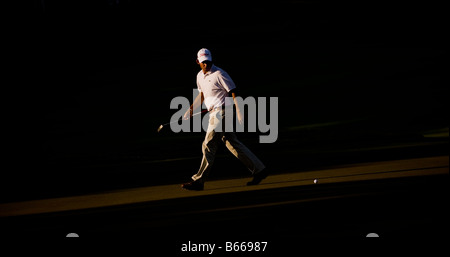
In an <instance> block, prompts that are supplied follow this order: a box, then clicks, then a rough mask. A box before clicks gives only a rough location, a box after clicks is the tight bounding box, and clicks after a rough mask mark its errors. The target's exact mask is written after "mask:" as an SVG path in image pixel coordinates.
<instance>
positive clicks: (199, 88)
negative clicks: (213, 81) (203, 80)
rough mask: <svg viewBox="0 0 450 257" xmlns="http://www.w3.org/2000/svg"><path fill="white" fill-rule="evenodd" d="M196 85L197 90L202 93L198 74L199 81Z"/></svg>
mask: <svg viewBox="0 0 450 257" xmlns="http://www.w3.org/2000/svg"><path fill="white" fill-rule="evenodd" d="M196 83H197V89H198V91H199V92H202V88H201V87H200V83H198V74H197V80H196Z"/></svg>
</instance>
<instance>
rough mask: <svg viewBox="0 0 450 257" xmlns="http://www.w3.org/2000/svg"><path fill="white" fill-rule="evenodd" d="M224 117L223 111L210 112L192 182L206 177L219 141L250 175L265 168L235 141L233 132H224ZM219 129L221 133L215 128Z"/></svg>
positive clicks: (245, 148)
mask: <svg viewBox="0 0 450 257" xmlns="http://www.w3.org/2000/svg"><path fill="white" fill-rule="evenodd" d="M224 117H225V110H224V109H216V110H213V111H211V112H210V117H209V125H208V130H207V132H206V136H205V140H204V141H203V145H202V151H203V158H202V163H201V165H200V169H199V170H198V172H197V174H195V175H194V176H192V179H193V180H201V181H204V179H205V178H206V177H207V176H208V174H209V172H210V171H211V167H212V165H213V163H214V158H215V156H216V151H217V148H218V147H219V143H220V141H223V142H224V143H225V146H226V147H227V148H228V150H230V152H231V153H232V154H233V155H234V156H236V157H237V158H238V159H239V160H241V161H242V163H243V164H244V165H245V166H246V167H247V168H248V169H249V170H250V172H251V173H252V174H256V173H258V172H260V171H261V170H263V169H264V168H265V166H264V164H263V163H262V162H261V161H260V160H259V159H258V157H256V156H255V155H254V154H253V153H252V152H251V151H250V150H249V149H248V148H247V147H246V146H245V145H244V144H242V143H241V142H240V141H239V140H238V139H237V137H236V134H235V133H234V132H224V131H225V126H224V125H223V122H222V120H223V119H224ZM219 127H221V128H222V130H221V131H222V132H219V131H218V129H217V128H219Z"/></svg>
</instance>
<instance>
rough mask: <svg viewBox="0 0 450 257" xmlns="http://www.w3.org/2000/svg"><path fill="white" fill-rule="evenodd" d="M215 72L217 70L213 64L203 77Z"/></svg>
mask: <svg viewBox="0 0 450 257" xmlns="http://www.w3.org/2000/svg"><path fill="white" fill-rule="evenodd" d="M216 70H217V67H216V66H215V65H214V64H213V65H212V66H211V69H210V70H209V71H208V72H207V73H205V74H203V75H205V76H208V75H209V74H211V73H213V72H215V71H216Z"/></svg>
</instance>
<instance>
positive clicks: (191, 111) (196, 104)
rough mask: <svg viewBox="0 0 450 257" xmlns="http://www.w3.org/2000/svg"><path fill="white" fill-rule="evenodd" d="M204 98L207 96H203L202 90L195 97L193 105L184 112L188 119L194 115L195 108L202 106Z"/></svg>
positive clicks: (185, 117)
mask: <svg viewBox="0 0 450 257" xmlns="http://www.w3.org/2000/svg"><path fill="white" fill-rule="evenodd" d="M204 100H205V97H204V96H203V92H200V94H198V96H197V97H196V98H195V100H194V102H193V103H192V105H191V107H190V108H189V109H188V110H187V111H186V113H185V114H184V119H185V120H187V119H189V118H190V117H192V114H194V110H195V109H197V108H199V107H200V106H202V103H203V101H204Z"/></svg>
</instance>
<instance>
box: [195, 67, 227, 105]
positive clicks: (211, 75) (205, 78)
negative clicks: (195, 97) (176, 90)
mask: <svg viewBox="0 0 450 257" xmlns="http://www.w3.org/2000/svg"><path fill="white" fill-rule="evenodd" d="M197 88H198V90H199V91H200V92H202V93H203V96H204V98H205V100H204V103H205V105H206V108H207V109H208V110H212V109H214V108H217V107H221V106H224V105H225V106H228V105H232V104H233V102H232V101H231V100H230V99H229V98H226V97H227V96H228V93H229V92H230V91H231V90H233V89H234V88H236V86H235V85H234V82H233V80H232V79H231V78H230V76H229V75H228V73H226V72H225V71H224V70H222V69H221V68H219V67H216V66H215V65H213V66H212V67H211V70H210V71H208V72H207V73H206V74H203V71H200V72H199V73H198V74H197Z"/></svg>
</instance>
